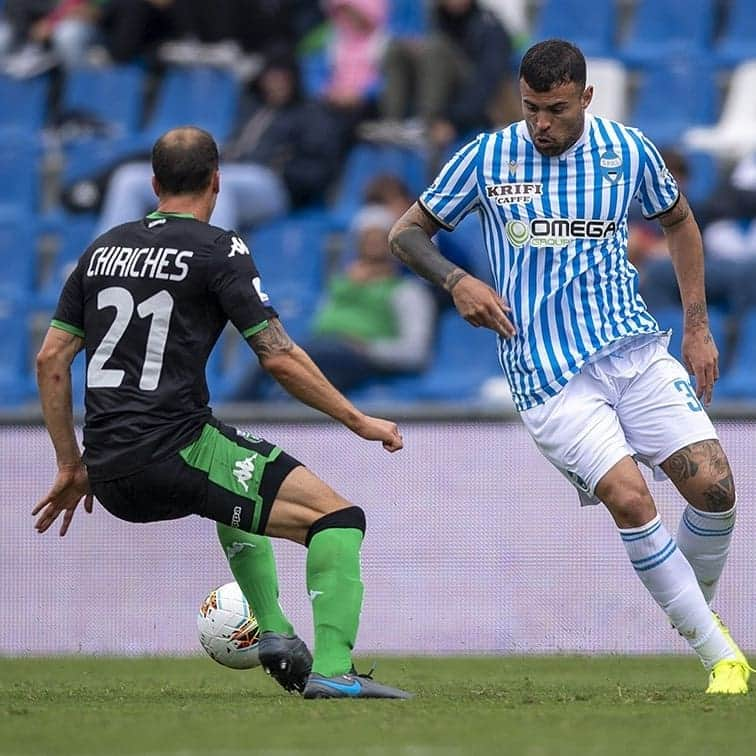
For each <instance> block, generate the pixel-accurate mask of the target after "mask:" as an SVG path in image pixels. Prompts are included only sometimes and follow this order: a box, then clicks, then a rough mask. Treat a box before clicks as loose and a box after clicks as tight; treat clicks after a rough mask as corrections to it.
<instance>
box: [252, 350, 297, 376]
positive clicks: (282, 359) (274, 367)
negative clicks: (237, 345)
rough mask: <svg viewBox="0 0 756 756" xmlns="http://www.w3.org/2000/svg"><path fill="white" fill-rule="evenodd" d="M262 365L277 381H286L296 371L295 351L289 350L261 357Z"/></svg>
mask: <svg viewBox="0 0 756 756" xmlns="http://www.w3.org/2000/svg"><path fill="white" fill-rule="evenodd" d="M260 365H262V367H263V369H264V370H265V371H266V372H268V373H270V375H272V376H273V377H274V378H275V379H276V380H279V379H281V378H284V379H285V378H286V377H287V376H288V375H290V374H291V373H292V372H293V371H294V369H295V365H296V359H295V357H294V350H293V349H287V350H281V351H276V352H270V353H268V354H266V355H262V356H260Z"/></svg>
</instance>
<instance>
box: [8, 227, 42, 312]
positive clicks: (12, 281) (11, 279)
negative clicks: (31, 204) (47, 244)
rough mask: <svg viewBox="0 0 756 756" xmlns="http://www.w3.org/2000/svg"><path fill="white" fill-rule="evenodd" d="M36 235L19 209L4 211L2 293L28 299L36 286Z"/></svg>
mask: <svg viewBox="0 0 756 756" xmlns="http://www.w3.org/2000/svg"><path fill="white" fill-rule="evenodd" d="M35 267H36V260H35V239H34V234H33V233H30V228H29V225H27V224H26V223H24V222H23V218H22V217H19V216H18V215H16V213H12V212H11V213H5V212H3V213H2V214H0V270H2V275H0V296H2V297H3V298H13V299H15V300H16V301H19V302H20V301H24V300H26V299H27V298H28V297H29V296H30V295H31V293H32V289H33V286H34V271H35Z"/></svg>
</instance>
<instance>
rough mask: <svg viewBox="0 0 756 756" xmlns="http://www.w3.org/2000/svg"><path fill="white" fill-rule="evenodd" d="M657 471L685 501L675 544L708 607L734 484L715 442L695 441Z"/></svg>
mask: <svg viewBox="0 0 756 756" xmlns="http://www.w3.org/2000/svg"><path fill="white" fill-rule="evenodd" d="M662 469H663V470H664V472H665V473H666V474H667V475H668V476H669V478H670V479H671V480H672V482H673V483H674V484H675V485H676V486H677V488H678V490H679V491H680V493H681V494H682V495H683V496H684V497H685V498H686V499H687V501H688V506H687V507H686V508H685V511H684V512H683V515H682V517H681V518H680V526H679V528H678V530H677V545H678V547H679V549H680V551H682V553H683V554H684V555H685V558H686V559H687V560H688V562H689V563H690V566H691V567H692V568H693V572H694V573H695V575H696V579H697V580H698V585H699V586H700V588H701V592H702V593H703V595H704V598H705V599H706V601H707V602H708V603H709V604H711V602H712V599H713V598H714V594H715V592H716V589H717V585H718V583H719V578H720V576H721V574H722V570H723V569H724V566H725V563H726V561H727V555H728V553H729V551H730V541H731V539H732V532H733V529H734V527H735V485H734V483H733V480H732V471H731V470H730V465H729V463H728V461H727V457H726V456H725V453H724V451H723V450H722V447H721V446H720V444H719V442H718V441H715V440H710V441H700V442H698V443H696V444H691V445H690V446H686V447H685V448H683V449H680V450H679V451H677V452H675V453H674V454H673V455H672V456H671V457H670V458H669V459H668V460H666V461H665V462H663V463H662Z"/></svg>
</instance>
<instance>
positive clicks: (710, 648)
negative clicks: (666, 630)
mask: <svg viewBox="0 0 756 756" xmlns="http://www.w3.org/2000/svg"><path fill="white" fill-rule="evenodd" d="M619 532H620V536H621V537H622V543H624V544H625V549H626V550H627V555H628V556H629V557H630V561H631V562H632V565H633V567H634V569H635V571H636V572H637V573H638V577H639V578H640V579H641V582H642V583H643V585H645V586H646V589H647V590H648V592H649V593H650V594H651V595H652V596H653V597H654V600H655V601H656V603H657V604H659V606H660V607H661V608H662V609H663V610H664V611H665V612H666V613H667V616H668V617H669V620H670V622H671V623H672V625H673V626H674V627H675V628H676V629H677V631H678V632H679V633H680V635H682V636H683V638H685V640H687V641H688V643H689V644H690V645H691V647H692V648H693V650H694V651H695V652H696V653H697V654H698V656H699V658H700V659H701V662H702V663H703V665H704V667H706V669H711V668H712V667H713V666H714V664H716V663H717V662H718V661H721V660H722V659H734V658H735V654H734V653H733V651H732V649H731V648H730V646H729V645H728V643H727V641H726V640H725V637H724V635H722V631H721V630H720V629H719V627H717V623H716V622H715V621H714V617H713V616H712V614H711V610H710V609H709V605H708V604H707V603H706V599H705V598H704V597H703V594H702V593H701V589H700V588H699V587H698V582H697V581H696V576H695V574H694V572H693V569H692V568H691V566H690V564H688V561H687V560H686V559H685V557H684V556H683V554H682V552H681V551H680V550H679V549H678V548H677V544H676V543H675V541H674V539H673V538H672V536H670V534H669V531H668V530H667V529H666V528H665V527H664V525H663V524H662V521H661V518H660V517H659V515H656V517H654V519H653V520H651V522H647V523H646V524H645V525H642V526H641V527H639V528H620V531H619Z"/></svg>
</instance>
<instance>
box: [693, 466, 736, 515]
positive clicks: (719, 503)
mask: <svg viewBox="0 0 756 756" xmlns="http://www.w3.org/2000/svg"><path fill="white" fill-rule="evenodd" d="M735 499H736V496H735V483H734V482H733V480H732V473H729V474H728V475H726V476H725V477H723V478H720V479H718V480H714V479H712V480H711V481H709V483H708V484H707V487H706V489H705V490H704V491H703V494H702V496H701V500H700V501H697V502H695V503H693V506H696V507H697V508H698V509H703V510H704V511H705V512H727V511H728V510H730V509H732V508H733V507H734V506H735Z"/></svg>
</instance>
